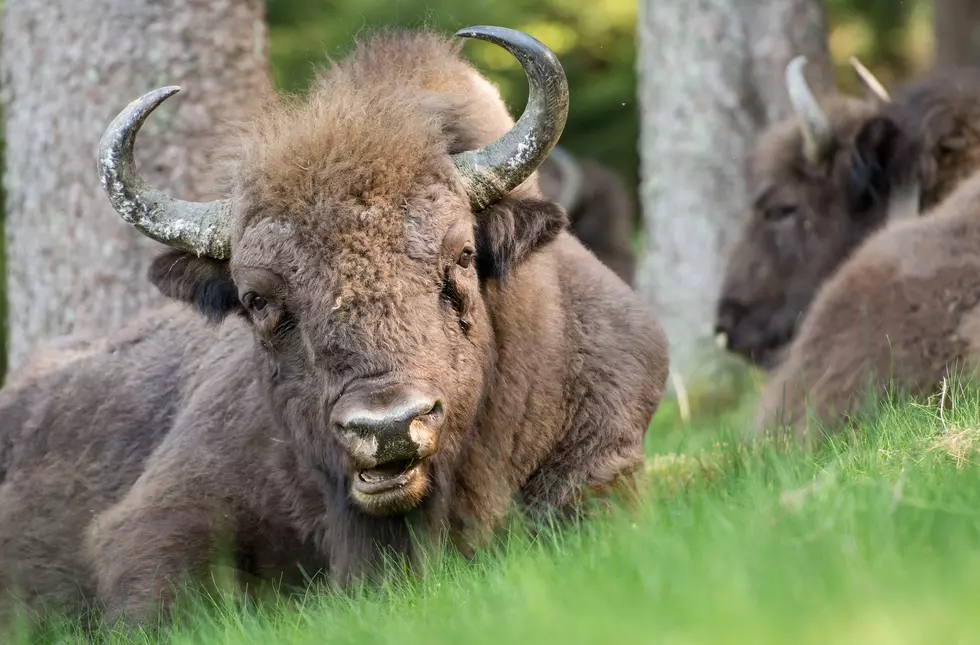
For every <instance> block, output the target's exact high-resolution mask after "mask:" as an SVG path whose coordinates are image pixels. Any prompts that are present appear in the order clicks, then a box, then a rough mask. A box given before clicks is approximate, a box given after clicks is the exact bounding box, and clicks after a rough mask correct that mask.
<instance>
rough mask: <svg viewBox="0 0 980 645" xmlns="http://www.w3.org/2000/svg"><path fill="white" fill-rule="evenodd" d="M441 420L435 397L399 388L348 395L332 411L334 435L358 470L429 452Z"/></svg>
mask: <svg viewBox="0 0 980 645" xmlns="http://www.w3.org/2000/svg"><path fill="white" fill-rule="evenodd" d="M444 419H445V414H444V412H443V409H442V404H441V403H440V402H439V399H438V398H437V397H435V396H431V395H428V394H425V393H422V392H418V391H414V390H405V389H402V388H386V389H379V390H369V391H367V392H353V393H350V394H347V395H345V396H343V397H342V398H341V400H340V401H338V402H337V405H336V407H334V411H333V414H332V421H333V425H334V428H335V429H336V431H337V436H338V437H339V439H340V441H341V443H342V444H343V445H344V447H345V448H346V449H347V452H348V454H349V455H350V457H351V459H352V460H353V461H354V465H355V466H357V467H358V468H362V469H363V468H376V467H378V466H381V465H384V464H389V463H391V462H399V461H413V460H417V459H424V458H425V457H429V456H431V455H432V454H434V453H435V452H436V448H437V441H438V438H439V429H440V428H441V427H442V424H443V421H444Z"/></svg>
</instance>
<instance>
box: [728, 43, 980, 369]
mask: <svg viewBox="0 0 980 645" xmlns="http://www.w3.org/2000/svg"><path fill="white" fill-rule="evenodd" d="M804 62H805V59H803V58H802V57H800V58H797V59H795V60H794V61H792V62H791V63H790V65H789V67H788V68H787V86H788V89H789V93H790V97H791V98H792V102H793V104H794V106H795V109H796V112H797V115H798V116H797V118H793V119H788V120H786V121H785V122H782V123H779V124H776V125H775V126H773V127H772V128H771V129H770V130H769V131H767V132H766V133H765V134H764V135H763V136H762V137H761V138H760V140H759V142H758V144H757V146H756V148H755V150H754V151H753V155H752V157H751V159H750V164H749V166H750V168H749V183H750V187H751V194H752V196H753V202H752V210H751V213H750V214H749V215H748V217H747V220H746V222H745V224H744V227H743V229H742V231H741V234H740V238H739V239H738V240H737V242H736V244H735V245H734V247H733V249H732V254H731V257H730V259H729V264H728V267H727V268H726V275H725V279H724V283H723V286H722V289H721V293H720V296H719V299H718V304H717V310H716V320H715V323H716V332H717V333H718V335H719V342H720V343H721V344H722V345H724V346H725V347H727V348H728V349H729V350H730V351H732V352H734V353H736V354H739V355H741V356H743V357H744V358H746V359H747V360H748V361H750V362H751V363H755V364H757V365H760V366H762V367H764V368H767V369H772V368H773V367H774V366H775V365H776V364H778V362H779V359H780V355H781V353H782V350H783V349H784V348H785V347H786V345H787V344H788V343H789V342H790V340H791V339H792V338H793V335H794V334H795V333H796V329H797V326H798V324H799V321H800V320H801V319H802V318H803V316H804V315H805V312H806V311H807V309H808V307H809V305H810V302H811V300H812V299H813V297H814V295H815V294H816V293H817V290H818V288H819V286H820V285H821V284H822V283H823V282H824V281H825V280H827V279H828V278H829V277H830V276H831V275H833V273H834V272H835V271H836V270H837V268H838V267H839V266H840V264H841V263H842V262H843V261H844V260H845V259H846V258H847V257H849V256H850V254H851V253H853V251H854V250H855V249H856V248H858V247H859V246H860V245H861V244H862V243H863V242H864V240H865V239H867V237H868V236H869V235H870V234H871V233H872V232H874V231H876V230H878V229H879V228H880V227H881V226H882V225H883V224H884V222H885V220H886V217H906V216H915V215H917V214H919V213H920V212H922V211H923V209H929V208H930V207H932V206H934V205H935V204H937V203H939V202H940V201H942V200H943V198H944V197H946V196H947V195H949V194H950V192H951V191H952V190H953V189H954V188H955V187H956V185H957V184H958V183H959V182H960V181H961V180H962V179H963V178H965V177H967V176H969V175H970V174H971V173H972V172H973V171H975V170H977V169H980V70H973V69H958V70H952V71H934V72H932V73H930V74H927V75H926V76H925V77H923V78H921V79H918V80H916V81H914V82H911V83H908V84H906V85H904V86H902V87H900V88H899V89H898V90H897V91H895V92H893V93H892V95H891V96H889V95H888V93H887V92H885V90H884V89H883V88H881V85H880V84H879V83H877V81H875V80H874V78H873V77H872V76H871V75H870V72H868V71H867V70H866V69H864V68H863V67H862V66H861V65H860V63H858V62H857V61H852V63H853V64H854V66H855V68H856V69H857V70H858V72H859V73H860V74H861V75H862V78H863V79H864V81H865V83H866V84H868V85H870V87H871V89H872V90H873V94H874V95H875V96H874V98H873V99H871V100H859V99H854V98H849V97H844V96H834V97H831V98H828V99H827V100H825V101H824V102H823V104H822V105H821V104H818V102H817V101H816V99H815V97H814V96H813V94H812V93H811V92H810V90H809V89H808V87H807V84H806V80H805V79H804V77H803V64H804ZM910 177H915V178H917V179H918V181H917V182H913V181H909V178H910ZM899 186H901V187H902V188H901V189H898V188H897V187H899ZM889 214H890V215H889Z"/></svg>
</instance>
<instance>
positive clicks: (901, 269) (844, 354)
mask: <svg viewBox="0 0 980 645" xmlns="http://www.w3.org/2000/svg"><path fill="white" fill-rule="evenodd" d="M977 249H980V173H978V174H975V175H974V176H973V177H972V178H970V179H969V180H968V181H967V182H964V183H963V184H961V186H960V187H959V188H957V190H956V191H955V192H954V193H953V194H952V195H951V196H950V197H949V198H948V199H947V200H946V201H944V202H943V203H942V204H941V205H940V206H938V207H936V208H935V209H933V210H932V211H930V212H929V213H928V217H927V218H917V219H912V220H908V221H900V222H895V223H891V224H888V225H887V227H885V228H884V229H882V230H881V231H879V232H877V233H875V234H873V235H872V236H871V237H870V238H869V239H868V241H867V242H866V243H865V244H864V245H862V246H861V247H860V248H859V249H858V250H857V251H855V253H854V255H853V256H852V257H851V258H849V259H848V260H846V261H845V262H844V263H843V265H842V266H841V268H840V270H839V271H838V272H837V273H836V274H835V275H834V276H833V277H832V278H831V279H830V280H829V281H828V282H827V284H826V285H825V286H824V287H823V288H822V289H821V290H820V292H819V294H818V295H817V297H816V298H815V299H814V301H813V305H812V307H811V311H810V313H808V314H807V316H806V318H805V319H804V320H803V323H802V324H801V326H800V331H799V334H798V335H797V336H796V338H795V339H794V340H793V342H792V344H791V345H790V346H789V349H788V350H787V354H786V358H785V361H784V362H783V363H782V364H781V365H780V366H779V368H778V369H777V370H776V371H775V373H774V374H773V376H772V378H771V379H770V381H769V382H768V383H767V384H766V387H765V390H764V392H763V396H762V400H761V402H760V404H759V408H758V411H757V416H756V420H755V423H754V429H755V430H756V431H765V432H777V433H787V434H789V435H790V436H792V437H794V438H796V439H798V440H805V441H811V440H817V439H819V438H820V436H821V435H822V434H823V433H824V432H825V431H833V430H838V429H840V427H841V424H842V422H843V421H844V420H845V419H846V418H847V417H849V416H851V415H853V414H854V413H855V412H857V411H859V408H860V405H861V404H862V403H863V402H864V397H866V396H868V395H874V396H877V397H881V396H884V395H887V394H888V393H889V391H891V390H892V389H894V390H897V391H899V392H903V393H911V394H914V395H922V394H930V393H933V392H935V391H937V389H938V388H939V386H940V384H941V382H942V380H943V378H945V377H946V376H947V375H948V374H953V373H956V372H958V371H964V370H965V371H966V372H968V373H969V372H971V371H972V370H973V369H975V367H976V363H977V360H980V281H978V279H977V276H978V275H980V253H978V252H977Z"/></svg>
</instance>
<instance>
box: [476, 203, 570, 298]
mask: <svg viewBox="0 0 980 645" xmlns="http://www.w3.org/2000/svg"><path fill="white" fill-rule="evenodd" d="M477 222H478V223H477V228H476V253H477V268H478V270H479V272H480V278H481V279H488V278H497V279H499V280H503V279H505V278H506V277H507V272H508V271H509V270H510V269H511V268H512V267H514V266H517V265H519V264H520V263H521V262H523V261H524V260H526V259H527V258H528V257H529V256H530V255H531V254H532V253H534V252H535V251H536V250H538V249H540V248H541V247H542V246H544V245H545V244H547V243H548V242H551V241H552V240H554V239H555V238H556V237H557V236H558V234H559V233H560V232H561V231H562V230H563V229H566V228H568V215H567V214H566V213H565V209H563V208H562V207H561V206H559V205H557V204H555V203H552V202H549V201H544V200H540V199H520V200H518V199H505V200H503V201H501V202H498V203H497V204H494V205H492V206H490V207H488V208H486V209H485V210H484V211H483V212H481V213H479V214H478V215H477Z"/></svg>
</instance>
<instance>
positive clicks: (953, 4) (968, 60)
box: [932, 0, 980, 67]
mask: <svg viewBox="0 0 980 645" xmlns="http://www.w3.org/2000/svg"><path fill="white" fill-rule="evenodd" d="M932 25H933V35H934V38H935V63H936V66H937V67H958V66H972V65H980V0H933V4H932Z"/></svg>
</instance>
